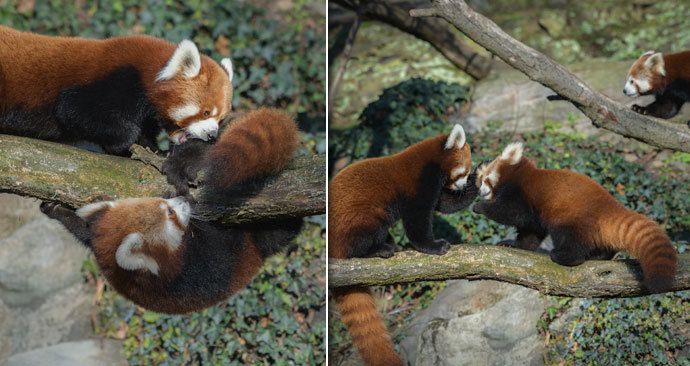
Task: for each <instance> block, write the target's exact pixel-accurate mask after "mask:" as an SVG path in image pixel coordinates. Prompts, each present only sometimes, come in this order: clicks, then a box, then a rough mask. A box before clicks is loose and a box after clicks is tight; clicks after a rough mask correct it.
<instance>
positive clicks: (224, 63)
mask: <svg viewBox="0 0 690 366" xmlns="http://www.w3.org/2000/svg"><path fill="white" fill-rule="evenodd" d="M220 65H221V66H223V68H224V69H225V71H226V72H227V73H228V78H229V79H230V82H231V83H232V76H233V73H232V61H230V59H229V58H227V57H226V58H224V59H222V60H220Z"/></svg>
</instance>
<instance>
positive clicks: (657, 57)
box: [644, 52, 666, 76]
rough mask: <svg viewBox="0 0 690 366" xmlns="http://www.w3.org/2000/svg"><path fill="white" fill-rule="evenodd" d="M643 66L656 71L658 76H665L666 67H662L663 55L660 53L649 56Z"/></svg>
mask: <svg viewBox="0 0 690 366" xmlns="http://www.w3.org/2000/svg"><path fill="white" fill-rule="evenodd" d="M644 64H645V66H647V67H649V68H651V69H652V70H654V71H656V72H657V73H659V74H660V75H664V76H665V75H666V67H665V65H664V55H663V54H661V52H657V53H654V54H652V55H651V56H649V58H648V59H647V60H645V62H644Z"/></svg>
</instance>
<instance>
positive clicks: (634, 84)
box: [623, 51, 690, 125]
mask: <svg viewBox="0 0 690 366" xmlns="http://www.w3.org/2000/svg"><path fill="white" fill-rule="evenodd" d="M688 65H690V51H683V52H678V53H669V54H665V55H664V54H661V53H660V52H654V51H648V52H645V53H644V54H642V56H640V58H638V59H637V61H635V62H634V63H633V65H632V66H631V67H630V71H628V77H627V78H626V80H625V87H624V88H623V92H624V93H625V95H627V96H629V97H637V96H640V95H649V94H654V96H655V100H654V102H652V103H651V104H649V105H647V106H644V107H642V106H639V105H637V104H633V106H632V109H633V110H634V111H635V112H637V113H640V114H647V115H650V116H653V117H659V118H664V119H669V118H672V117H673V116H675V115H676V114H678V112H680V108H681V107H682V106H683V104H685V102H687V101H689V100H690V68H689V67H688ZM689 125H690V122H689Z"/></svg>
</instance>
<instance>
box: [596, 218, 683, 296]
mask: <svg viewBox="0 0 690 366" xmlns="http://www.w3.org/2000/svg"><path fill="white" fill-rule="evenodd" d="M605 221H606V222H605V225H602V236H603V241H604V242H606V243H609V244H610V245H612V246H613V247H614V249H618V250H626V251H628V252H629V253H630V254H632V255H633V256H634V257H635V258H637V260H638V261H639V262H640V265H641V266H642V272H643V273H644V286H645V287H646V288H647V290H649V291H650V292H652V293H660V292H665V291H668V290H669V289H670V288H671V287H672V286H673V281H674V278H675V276H676V265H677V261H678V259H677V257H678V255H677V253H676V249H675V248H674V247H673V245H671V239H669V237H668V235H666V233H665V232H664V230H663V229H662V228H661V227H660V226H659V225H657V224H656V223H655V222H654V221H652V220H650V219H648V218H647V217H645V216H644V215H641V214H638V213H636V212H631V211H628V210H625V211H623V212H621V213H620V214H616V215H609V216H608V217H607V218H606V219H605Z"/></svg>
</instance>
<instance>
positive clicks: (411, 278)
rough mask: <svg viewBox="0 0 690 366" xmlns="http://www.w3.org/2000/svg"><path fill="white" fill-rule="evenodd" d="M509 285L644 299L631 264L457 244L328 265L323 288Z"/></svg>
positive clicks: (689, 259) (687, 272) (687, 276)
mask: <svg viewBox="0 0 690 366" xmlns="http://www.w3.org/2000/svg"><path fill="white" fill-rule="evenodd" d="M461 278H464V279H469V280H478V279H488V280H497V281H503V282H509V283H514V284H516V285H521V286H526V287H530V288H533V289H535V290H538V291H539V292H541V293H543V294H547V295H559V296H571V297H630V296H639V295H644V294H645V292H644V291H643V290H642V288H641V287H640V286H641V282H640V280H641V278H642V270H641V269H640V267H639V265H638V263H637V261H635V260H611V261H587V262H585V263H583V264H581V265H579V266H575V267H565V266H561V265H558V264H556V263H554V262H552V261H551V259H550V258H549V257H548V256H546V255H543V254H538V253H535V252H530V251H526V250H521V249H515V248H507V247H498V246H494V245H457V246H453V247H452V248H451V249H450V251H449V252H448V253H446V254H445V255H442V256H434V255H427V254H421V253H419V252H415V251H404V252H400V253H397V254H396V255H395V256H393V257H392V258H388V259H381V258H356V259H348V260H333V259H330V260H329V263H328V285H329V286H332V287H341V286H351V285H366V286H377V285H390V284H396V283H409V282H417V281H437V280H449V279H461ZM686 289H690V254H689V253H684V254H680V255H679V258H678V273H677V275H676V282H675V284H674V286H673V291H679V290H686Z"/></svg>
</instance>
